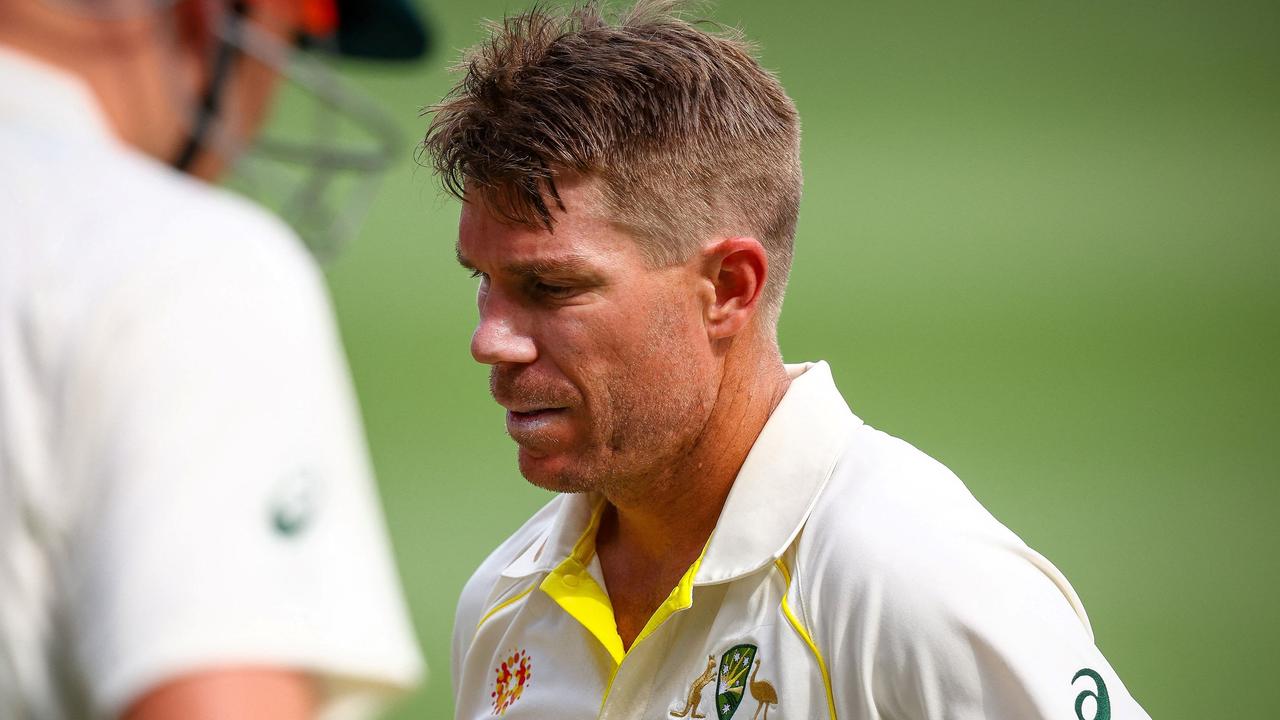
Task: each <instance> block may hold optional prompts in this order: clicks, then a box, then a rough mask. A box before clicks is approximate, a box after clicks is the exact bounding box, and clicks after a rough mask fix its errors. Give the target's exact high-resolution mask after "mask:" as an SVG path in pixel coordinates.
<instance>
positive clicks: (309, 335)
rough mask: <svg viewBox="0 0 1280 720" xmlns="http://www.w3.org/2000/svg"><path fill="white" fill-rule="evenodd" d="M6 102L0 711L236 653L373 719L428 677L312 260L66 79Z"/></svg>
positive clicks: (0, 136) (91, 707)
mask: <svg viewBox="0 0 1280 720" xmlns="http://www.w3.org/2000/svg"><path fill="white" fill-rule="evenodd" d="M0 88H3V92H0V168H2V169H0V548H2V551H0V717H3V718H7V719H9V718H39V719H41V720H44V719H51V720H53V719H58V718H82V717H114V716H115V715H117V714H118V713H119V712H121V711H122V710H123V709H124V708H125V707H126V706H127V705H128V704H129V703H130V702H132V701H134V700H136V699H138V698H139V697H140V695H141V694H142V693H145V692H146V691H147V690H149V689H151V688H154V687H155V686H156V684H157V683H161V682H163V681H165V680H168V679H172V678H175V677H176V676H179V675H182V674H185V673H189V672H193V671H200V670H207V669H211V668H216V667H219V666H224V665H229V664H233V665H259V666H261V665H269V666H288V667H295V668H301V669H306V670H309V671H311V672H313V673H315V675H316V676H317V677H319V678H320V679H321V680H322V681H323V685H324V687H326V688H328V690H329V697H328V699H327V701H326V702H327V703H328V705H327V707H328V708H329V711H330V712H331V715H329V717H365V716H368V715H369V714H370V713H371V712H372V707H373V704H371V701H372V700H375V699H378V698H385V697H386V696H388V695H389V694H392V693H395V692H399V691H401V690H403V689H405V688H408V687H411V686H413V685H414V684H416V683H417V682H418V681H419V680H420V677H421V675H422V672H423V665H422V661H421V658H420V656H419V653H418V649H417V646H416V643H415V641H414V635H413V632H412V628H411V626H410V623H409V620H408V614H407V612H406V608H405V606H404V601H403V596H402V593H401V590H400V587H399V581H398V579H397V577H396V574H395V571H394V566H393V563H392V561H391V555H390V548H389V544H388V541H387V537H386V531H385V528H384V525H383V520H382V516H381V511H380V508H379V505H378V499H377V494H376V490H375V488H374V486H373V483H372V479H371V473H370V468H369V465H368V461H367V456H366V450H365V448H364V445H363V440H362V437H361V428H360V425H359V420H358V410H357V408H356V405H355V402H354V398H353V394H352V392H351V387H350V380H349V378H348V373H347V368H346V366H345V361H344V359H343V357H342V354H341V350H340V344H339V342H338V339H337V336H336V333H335V328H334V327H333V322H332V319H331V310H330V307H329V304H328V297H327V294H326V291H325V288H324V285H323V279H322V277H321V276H320V274H319V272H318V271H317V269H316V267H315V266H314V263H313V262H312V261H311V260H310V258H309V257H308V256H307V255H306V253H305V251H304V250H303V249H302V248H301V247H300V245H299V243H298V242H297V239H296V237H294V236H293V235H292V233H291V232H290V231H289V230H287V229H286V228H285V227H284V226H283V225H282V224H280V223H279V222H277V221H276V220H275V219H274V218H272V217H271V216H269V215H267V214H266V213H265V212H263V211H261V210H259V209H258V208H256V207H255V206H252V205H250V204H249V203H247V202H244V201H242V200H239V199H237V198H235V197H234V196H232V195H230V194H228V193H225V192H223V191H220V190H217V189H214V188H211V187H209V186H207V185H205V184H203V183H200V182H198V181H195V180H192V179H190V178H187V177H185V176H183V175H180V174H179V173H176V172H173V171H171V170H169V169H168V168H165V167H163V166H162V165H160V164H159V163H156V162H154V161H152V160H150V159H148V158H146V157H144V156H142V155H140V154H139V153H136V152H134V151H132V150H131V149H129V148H127V147H125V146H123V144H121V143H119V142H118V141H116V140H114V139H113V138H112V136H111V133H110V131H109V129H108V126H107V124H106V122H105V120H104V118H103V116H102V114H101V111H100V110H99V108H98V107H97V105H96V103H95V100H94V98H93V97H92V96H91V94H90V92H89V90H88V89H87V88H86V87H85V86H83V85H81V84H80V83H79V81H78V80H76V79H75V78H73V77H71V76H68V75H65V74H63V73H61V72H58V71H56V70H55V69H53V68H51V67H48V66H45V65H42V64H40V63H37V62H35V61H33V60H31V59H29V58H27V57H25V56H23V55H20V54H18V53H16V52H13V51H10V50H5V49H4V48H2V47H0Z"/></svg>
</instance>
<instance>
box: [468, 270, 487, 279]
mask: <svg viewBox="0 0 1280 720" xmlns="http://www.w3.org/2000/svg"><path fill="white" fill-rule="evenodd" d="M471 277H473V278H480V277H484V273H482V272H480V271H479V270H472V271H471Z"/></svg>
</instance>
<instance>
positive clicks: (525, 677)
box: [489, 650, 533, 715]
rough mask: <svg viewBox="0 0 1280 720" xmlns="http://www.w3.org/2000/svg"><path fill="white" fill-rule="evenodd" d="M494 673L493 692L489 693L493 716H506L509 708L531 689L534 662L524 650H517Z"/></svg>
mask: <svg viewBox="0 0 1280 720" xmlns="http://www.w3.org/2000/svg"><path fill="white" fill-rule="evenodd" d="M493 673H494V678H493V692H491V693H489V698H490V699H491V700H492V701H493V714H494V715H505V714H506V712H507V708H509V707H511V706H512V705H513V704H515V702H516V701H517V700H519V699H520V697H521V696H522V695H524V691H525V688H527V687H529V681H530V679H531V678H532V677H533V660H532V659H531V658H530V657H529V653H527V652H525V651H524V650H515V651H513V652H512V653H511V654H510V655H508V656H507V657H506V658H505V659H503V660H502V662H501V663H500V664H499V665H498V667H496V668H494V669H493Z"/></svg>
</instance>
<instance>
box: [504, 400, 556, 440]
mask: <svg viewBox="0 0 1280 720" xmlns="http://www.w3.org/2000/svg"><path fill="white" fill-rule="evenodd" d="M566 412H568V408H562V407H561V408H538V409H529V410H524V411H520V410H508V411H507V432H508V433H509V434H510V435H511V436H512V437H514V438H515V439H516V440H517V441H519V440H520V439H522V438H530V437H532V435H536V434H537V433H538V431H540V430H543V429H544V428H548V427H549V426H550V425H551V424H552V423H554V422H555V421H556V420H558V419H559V418H560V417H562V416H563V415H564V414H565V413H566Z"/></svg>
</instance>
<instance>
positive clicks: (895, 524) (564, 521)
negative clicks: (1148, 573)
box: [425, 2, 1146, 720]
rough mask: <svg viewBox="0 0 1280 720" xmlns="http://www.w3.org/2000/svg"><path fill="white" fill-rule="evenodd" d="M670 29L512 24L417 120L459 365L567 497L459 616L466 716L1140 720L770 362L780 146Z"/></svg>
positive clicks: (772, 97) (1083, 631)
mask: <svg viewBox="0 0 1280 720" xmlns="http://www.w3.org/2000/svg"><path fill="white" fill-rule="evenodd" d="M670 5H671V4H670V3H666V2H641V3H640V4H639V5H637V6H636V7H635V8H633V9H632V10H630V11H628V12H626V13H625V14H623V15H622V16H621V17H620V18H618V19H617V20H616V21H610V20H609V19H607V18H605V17H602V15H601V11H600V10H599V8H598V7H597V6H596V5H594V4H589V5H586V6H579V7H576V8H574V9H572V10H569V11H567V12H565V13H562V14H561V13H553V12H551V11H548V10H544V9H537V10H533V11H530V12H527V13H525V14H523V15H519V16H516V17H513V18H509V19H507V20H506V21H505V22H504V23H503V24H501V26H499V27H498V28H497V30H496V31H495V34H494V36H493V37H491V38H489V39H488V40H487V41H486V42H485V43H483V44H481V45H479V46H478V47H477V48H476V49H474V50H472V51H471V53H470V54H469V55H468V56H467V57H466V58H465V60H464V62H463V63H462V65H461V67H462V68H464V69H465V77H464V78H463V79H462V81H461V82H460V83H459V84H458V85H457V86H456V87H455V89H454V90H453V92H452V93H451V94H450V95H449V96H447V97H446V99H445V101H444V102H442V103H441V104H439V105H437V106H435V107H434V108H433V109H432V113H433V115H432V119H431V125H430V129H429V130H428V133H427V137H426V140H425V148H426V150H427V151H428V152H429V153H430V154H431V156H432V157H433V159H434V163H435V167H436V169H437V171H438V172H439V173H441V174H442V175H443V178H444V182H445V185H446V186H447V187H448V188H450V189H452V190H453V191H454V192H455V193H457V194H459V195H460V196H461V197H462V199H463V200H464V204H463V207H462V215H461V220H460V223H459V239H458V246H457V250H458V258H459V260H460V261H461V263H462V264H463V265H464V266H465V267H467V268H470V269H471V270H472V271H473V273H474V274H475V275H476V276H477V277H478V278H479V282H480V287H479V293H478V296H477V304H478V306H479V311H480V320H479V326H478V327H477V328H476V331H475V334H474V336H473V338H472V342H471V352H472V354H473V355H474V357H475V358H476V360H478V361H480V362H482V363H486V364H488V365H490V366H492V380H491V389H492V392H493V395H494V397H495V399H496V400H497V401H498V403H499V404H501V405H502V406H503V407H504V408H506V410H507V415H506V424H507V430H508V432H509V434H510V435H511V437H512V438H513V439H514V440H515V441H516V443H517V445H518V446H519V466H520V470H521V472H522V473H523V474H524V476H525V477H526V478H527V479H528V480H529V481H531V482H533V483H534V484H536V485H539V486H541V487H544V488H548V489H551V490H555V491H558V492H561V493H563V494H561V495H559V496H558V497H556V498H555V499H554V500H552V501H551V502H550V503H549V504H548V505H547V506H546V507H545V508H544V509H543V510H542V511H540V512H539V513H537V514H536V515H535V516H534V517H533V518H532V519H530V520H529V521H528V522H527V523H526V524H525V525H524V527H522V528H521V529H520V530H518V531H517V532H516V533H515V534H514V535H512V536H511V538H510V539H509V540H507V541H506V542H505V543H503V544H502V545H501V547H499V548H498V549H497V550H496V551H495V552H494V553H493V554H492V555H491V556H490V557H489V558H488V559H487V560H486V561H485V562H484V563H483V565H481V567H480V568H479V570H478V571H477V572H476V573H475V575H474V576H473V577H472V578H471V580H470V582H468V583H467V585H466V588H465V589H464V590H463V593H462V598H461V601H460V603H459V606H458V613H457V621H456V625H455V630H454V644H453V663H454V694H455V701H456V708H457V717H458V718H481V717H490V716H492V715H494V714H498V715H505V716H506V717H512V718H548V719H549V718H556V719H558V720H560V719H565V720H567V719H571V718H595V717H599V718H648V719H650V720H652V719H653V718H670V717H690V718H703V717H708V718H710V717H715V718H718V719H719V720H729V718H732V717H737V718H747V717H750V718H753V720H754V719H757V718H768V717H770V716H772V717H773V718H775V720H776V719H777V718H805V719H808V720H812V719H814V718H837V717H839V718H843V719H845V720H851V719H860V718H861V719H866V718H944V717H945V718H963V719H966V720H977V719H978V718H989V719H990V718H999V719H1005V720H1032V719H1034V718H1046V719H1047V718H1078V719H1079V720H1112V719H1114V720H1122V719H1123V720H1130V719H1134V718H1146V714H1145V713H1144V712H1143V710H1142V709H1141V708H1140V707H1139V706H1138V704H1137V703H1136V702H1135V701H1134V700H1133V699H1132V698H1131V697H1130V696H1129V694H1128V692H1127V691H1126V690H1125V688H1124V685H1123V684H1122V683H1121V682H1120V680H1119V678H1118V677H1116V675H1115V673H1114V672H1113V671H1112V669H1111V667H1110V666H1109V665H1108V664H1107V662H1106V660H1105V659H1104V658H1103V657H1102V655H1101V654H1100V653H1099V652H1098V649H1097V648H1096V647H1095V646H1094V642H1093V637H1092V633H1091V630H1090V628H1089V625H1088V621H1087V620H1086V618H1085V614H1084V610H1083V608H1082V607H1081V606H1080V603H1079V601H1078V599H1077V598H1076V596H1075V594H1074V592H1072V590H1071V588H1070V586H1069V585H1068V584H1067V581H1066V580H1065V579H1064V578H1063V577H1062V575H1061V574H1060V573H1059V572H1058V571H1057V570H1056V569H1055V568H1054V567H1053V566H1052V565H1050V564H1049V562H1048V561H1046V560H1045V559H1044V558H1042V557H1041V556H1039V555H1037V554H1036V553H1035V552H1034V551H1032V550H1031V549H1030V548H1028V547H1027V546H1026V545H1024V544H1023V543H1022V542H1021V541H1020V540H1019V539H1018V538H1017V537H1015V536H1014V535H1013V534H1012V533H1011V532H1009V531H1008V530H1007V529H1005V528H1004V527H1003V526H1002V525H1000V524H999V523H998V522H996V521H995V520H994V519H993V518H992V517H991V516H990V515H988V514H987V513H986V512H985V510H983V509H982V507H981V506H980V505H979V504H978V503H977V502H976V501H975V500H974V498H973V497H972V496H971V495H970V494H969V493H968V492H967V490H966V489H965V488H964V486H963V485H962V484H961V483H960V482H959V480H957V479H956V478H955V477H954V476H953V475H952V474H951V473H950V472H948V471H947V470H946V469H945V468H944V467H942V466H941V465H939V464H938V463H937V462H935V461H933V460H931V459H930V458H928V457H926V456H925V455H923V454H922V453H920V452H919V451H917V450H916V449H914V448H913V447H911V446H910V445H908V444H906V443H904V442H902V441H900V440H897V439H895V438H892V437H890V436H888V435H885V434H884V433H881V432H878V431H876V430H874V429H872V428H870V427H869V426H867V425H865V424H864V423H862V421H860V420H859V419H858V418H857V417H855V416H854V415H853V414H852V413H851V412H850V410H849V408H848V407H847V406H846V405H845V402H844V400H843V399H842V398H841V397H840V394H839V393H838V391H837V390H836V388H835V386H834V385H833V383H832V378H831V372H830V370H829V368H828V367H827V366H826V365H825V364H824V363H806V364H803V365H784V364H783V363H782V360H781V355H780V353H779V350H778V346H777V342H776V333H775V328H776V323H777V319H778V313H779V310H780V307H781V302H782V297H783V290H784V288H785V285H786V279H787V273H788V269H789V265H790V260H791V248H792V239H793V235H794V231H795V226H796V215H797V208H798V204H799V199H800V185H801V177H800V168H799V126H798V125H799V123H798V117H797V115H796V111H795V108H794V106H793V104H792V103H791V101H790V99H789V98H788V97H787V96H786V94H785V93H784V91H783V89H782V88H781V86H780V85H779V83H778V81H777V80H776V79H775V78H774V77H773V76H772V75H770V74H769V73H768V72H766V71H764V70H763V69H761V68H760V66H759V65H758V64H757V63H756V61H755V60H754V59H753V58H752V57H751V56H750V54H749V53H748V51H747V48H746V46H745V45H744V44H743V43H742V42H740V41H738V40H735V39H733V38H729V37H724V36H720V35H714V34H710V33H707V32H704V31H703V30H701V29H699V28H698V27H695V26H693V25H690V24H688V23H686V22H684V21H683V20H681V19H679V18H678V17H675V16H673V15H672V14H670V12H669V11H668V10H667V8H669V7H670Z"/></svg>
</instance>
